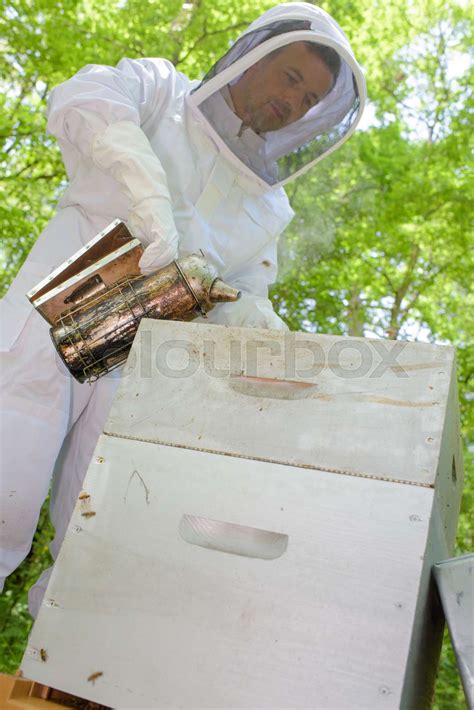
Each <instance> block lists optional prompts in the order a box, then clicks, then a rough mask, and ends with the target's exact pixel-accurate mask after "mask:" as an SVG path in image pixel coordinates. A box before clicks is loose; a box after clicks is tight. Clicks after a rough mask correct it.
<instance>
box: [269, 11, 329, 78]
mask: <svg viewBox="0 0 474 710" xmlns="http://www.w3.org/2000/svg"><path fill="white" fill-rule="evenodd" d="M262 29H267V30H270V31H269V32H268V33H267V34H266V35H265V38H264V40H262V41H266V40H268V39H271V38H272V37H278V35H282V34H287V33H288V32H297V31H298V30H310V29H311V22H309V20H280V21H279V22H274V23H273V24H272V25H268V26H267V27H266V28H262ZM304 44H305V45H306V47H307V48H308V50H309V51H310V52H313V54H316V56H318V57H319V58H320V59H321V60H322V61H323V62H324V64H325V66H326V67H327V68H328V69H329V71H330V72H331V75H332V86H331V89H330V91H331V90H332V89H334V86H335V84H336V81H337V77H338V76H339V73H340V71H341V57H340V56H339V54H338V53H337V51H336V50H335V49H333V48H332V47H328V46H327V45H326V44H319V43H318V42H308V41H305V42H304ZM281 49H283V47H281V48H279V49H276V50H275V54H276V53H277V52H279V51H281ZM271 54H273V52H271Z"/></svg>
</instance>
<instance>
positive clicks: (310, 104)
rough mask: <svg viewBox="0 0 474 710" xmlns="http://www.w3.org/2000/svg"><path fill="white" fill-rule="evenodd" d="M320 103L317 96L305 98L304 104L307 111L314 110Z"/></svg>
mask: <svg viewBox="0 0 474 710" xmlns="http://www.w3.org/2000/svg"><path fill="white" fill-rule="evenodd" d="M318 102H319V99H318V98H316V96H305V99H304V103H305V106H306V108H307V109H310V108H313V106H316V104H317V103H318Z"/></svg>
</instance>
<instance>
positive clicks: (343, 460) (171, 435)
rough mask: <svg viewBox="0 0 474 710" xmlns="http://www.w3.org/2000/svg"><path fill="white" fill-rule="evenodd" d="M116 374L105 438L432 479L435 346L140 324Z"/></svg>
mask: <svg viewBox="0 0 474 710" xmlns="http://www.w3.org/2000/svg"><path fill="white" fill-rule="evenodd" d="M387 353H388V354H387ZM315 360H316V361H317V363H319V365H316V366H315V365H314V361H315ZM390 362H391V363H392V365H393V368H391V367H386V365H385V364H384V363H387V364H388V363H390ZM125 374H126V377H125V378H124V380H123V383H122V386H121V388H120V390H119V393H118V396H117V398H116V400H115V403H114V405H113V407H112V411H111V414H110V417H109V420H108V423H107V426H106V431H107V432H109V433H112V434H116V435H126V436H132V437H136V438H143V439H146V440H151V441H156V442H161V443H166V444H175V445H179V446H186V447H189V448H193V449H203V450H208V451H215V452H224V453H231V454H235V455H246V456H248V457H250V458H255V459H263V460H273V461H277V462H281V463H289V464H291V465H297V466H312V467H314V468H319V469H324V470H340V471H344V472H346V473H348V474H353V475H361V476H370V477H376V478H385V479H387V480H401V481H412V482H416V483H421V484H426V485H433V484H434V482H435V480H436V475H437V470H438V460H439V457H440V448H441V440H442V437H443V429H444V424H445V420H446V418H448V419H451V420H454V421H456V417H457V410H456V409H454V406H455V405H456V400H455V399H454V400H453V402H451V404H452V409H451V410H450V411H448V408H447V403H448V393H449V389H450V383H451V380H452V379H453V378H454V352H453V349H452V348H448V347H444V346H431V345H425V344H418V343H415V344H414V343H398V342H395V341H371V340H367V339H363V338H341V337H333V336H324V335H309V334H307V333H287V334H285V333H281V332H277V331H263V330H260V331H259V330H254V329H247V328H225V327H223V326H206V325H204V324H201V323H199V324H191V323H186V324H184V323H173V322H165V321H151V320H144V321H142V323H141V326H140V334H139V337H137V338H136V340H135V344H134V346H133V350H132V353H131V355H130V357H129V360H128V363H127V366H126V368H125ZM257 378H260V379H257Z"/></svg>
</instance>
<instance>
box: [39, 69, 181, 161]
mask: <svg viewBox="0 0 474 710" xmlns="http://www.w3.org/2000/svg"><path fill="white" fill-rule="evenodd" d="M175 76H176V71H175V69H174V67H173V65H172V64H171V63H170V62H168V61H167V60H165V59H156V60H150V59H138V60H135V59H123V60H122V61H120V62H119V63H118V64H117V66H116V67H110V66H101V65H97V64H89V65H87V66H86V67H84V68H83V69H81V70H80V71H79V72H78V73H77V74H75V75H74V76H73V77H72V78H71V79H68V80H67V81H65V82H64V83H63V84H60V85H59V86H57V87H56V88H55V89H54V90H53V91H52V93H51V95H50V98H49V101H48V132H49V133H51V134H52V135H53V136H55V137H56V138H58V139H59V140H61V141H67V142H68V143H70V144H72V145H74V146H75V147H76V148H77V149H78V150H80V151H81V152H82V153H84V154H85V155H88V156H90V155H91V149H92V142H93V139H94V136H95V135H96V134H97V133H98V132H99V131H103V130H104V129H106V128H107V127H108V126H110V125H111V124H113V123H118V122H120V121H131V122H133V123H135V124H136V125H137V126H143V124H145V123H146V121H147V119H148V118H149V117H150V115H151V114H152V113H153V112H155V111H157V110H158V111H159V110H160V108H163V107H164V106H165V105H166V104H167V102H168V101H169V99H170V97H171V95H172V92H173V87H174V77H175Z"/></svg>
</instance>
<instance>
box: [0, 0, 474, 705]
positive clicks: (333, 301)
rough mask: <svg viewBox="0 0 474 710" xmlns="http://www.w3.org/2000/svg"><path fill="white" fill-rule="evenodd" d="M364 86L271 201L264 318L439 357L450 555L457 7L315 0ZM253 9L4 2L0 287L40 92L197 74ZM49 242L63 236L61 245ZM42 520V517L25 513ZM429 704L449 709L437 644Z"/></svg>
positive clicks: (458, 222) (173, 3) (465, 19)
mask: <svg viewBox="0 0 474 710" xmlns="http://www.w3.org/2000/svg"><path fill="white" fill-rule="evenodd" d="M321 4H322V6H323V7H324V8H325V9H326V10H327V11H328V12H330V13H331V14H332V15H333V16H334V17H335V18H336V19H337V20H338V21H339V22H340V24H341V25H342V26H343V27H344V29H345V30H346V32H347V34H348V35H349V37H350V38H351V42H352V44H353V46H354V49H355V51H356V55H357V56H358V57H359V59H360V60H361V62H362V64H363V66H364V68H365V70H366V72H367V76H368V89H369V99H370V103H369V109H368V115H369V118H370V120H369V121H366V122H365V123H364V124H363V127H362V130H359V131H358V132H357V133H356V135H355V136H354V137H353V138H352V139H351V140H350V141H349V142H348V143H346V144H345V146H343V148H341V149H340V150H339V151H337V152H336V153H335V154H333V155H332V156H330V157H329V158H328V159H326V160H325V161H323V162H322V163H321V164H320V165H319V166H318V167H317V168H315V169H314V170H313V171H311V172H310V173H309V174H308V175H306V176H304V177H303V178H301V179H300V180H298V181H296V182H295V183H294V184H291V185H290V186H289V189H288V192H289V195H290V199H291V200H292V203H293V206H294V208H295V211H296V213H297V217H296V219H295V220H294V222H293V224H292V225H291V226H290V228H289V229H288V231H287V234H286V235H285V236H284V238H283V239H282V242H281V249H280V264H281V270H280V280H279V283H278V284H277V285H276V286H275V287H274V289H273V291H272V298H273V301H274V303H275V306H276V308H277V309H278V310H279V311H280V313H281V314H282V316H283V317H284V318H285V319H286V320H287V322H288V323H289V325H290V327H291V328H292V329H299V330H301V329H303V330H308V331H311V332H326V333H338V334H349V335H366V336H372V337H373V336H375V337H390V338H398V339H404V340H425V341H429V342H437V343H446V344H452V345H454V346H455V347H456V348H457V355H458V365H459V385H460V402H461V410H462V426H463V434H464V440H465V444H466V457H465V460H466V469H467V472H468V475H467V480H466V492H465V497H464V502H463V513H462V516H461V521H460V526H459V535H458V548H457V549H458V552H463V551H467V550H469V548H470V547H471V546H472V528H471V526H470V525H469V521H468V517H467V514H468V510H469V509H470V508H471V507H472V505H471V504H472V498H473V474H472V469H473V467H472V459H473V449H474V442H473V441H472V438H469V435H468V432H471V437H472V430H473V423H474V422H473V413H472V406H471V405H472V399H473V397H474V394H473V391H472V382H473V372H474V355H473V350H472V347H471V346H472V343H471V340H472V334H473V330H474V328H473V326H474V323H473V319H474V315H473V314H474V308H473V306H474V302H473V301H474V299H473V295H472V289H471V283H472V273H473V271H474V269H473V267H474V263H473V249H472V225H471V223H470V213H469V210H468V209H467V204H468V199H469V196H470V192H469V185H468V179H469V170H468V168H469V166H468V163H467V156H468V154H469V150H470V149H471V148H472V145H471V142H472V138H471V133H472V131H471V129H470V123H469V112H470V110H472V103H471V102H472V99H471V96H470V94H469V86H472V75H471V74H470V71H469V62H468V51H469V47H470V46H472V36H471V34H472V25H471V24H470V22H469V13H468V4H467V3H465V2H463V0H459V2H453V1H452V0H448V1H447V2H441V0H421V2H415V0H397V2H395V0H375V1H370V2H369V0H358V2H357V3H356V2H355V1H354V0H327V2H324V3H321ZM272 5H273V3H272V2H268V0H252V2H250V0H241V1H240V2H236V0H212V2H211V0H192V1H191V2H186V3H184V4H183V2H182V1H179V2H178V1H177V0H167V1H166V2H164V0H148V2H145V3H144V2H143V0H140V1H138V0H115V1H114V0H100V1H99V0H58V1H56V2H54V3H53V2H51V0H13V1H12V2H8V1H7V2H5V3H4V4H3V10H4V11H3V18H2V20H1V24H2V33H1V36H2V39H1V40H0V47H1V57H0V82H1V88H2V92H1V95H0V102H1V103H0V142H1V148H2V154H1V157H0V165H1V174H0V186H1V187H2V201H1V203H0V224H1V226H2V242H1V251H0V287H1V289H2V290H5V289H6V288H7V286H8V284H9V283H10V282H11V280H12V278H13V277H14V274H15V273H16V271H17V270H18V268H19V267H20V265H21V263H22V262H23V260H24V259H25V257H26V255H27V253H28V251H29V249H30V248H31V246H32V244H33V243H34V241H35V239H36V238H37V236H38V234H39V233H40V231H41V229H42V228H43V226H44V224H45V223H46V221H47V220H48V219H49V218H50V217H51V216H52V214H53V213H54V206H55V203H56V201H57V198H58V195H59V194H60V191H61V190H62V189H63V187H64V185H65V175H64V169H63V166H62V162H61V159H60V155H59V151H58V149H57V147H56V145H55V143H54V141H53V140H52V139H51V138H50V137H48V136H46V135H45V128H46V118H45V108H46V99H47V96H48V93H49V92H50V90H51V89H52V88H53V87H54V86H55V85H57V84H58V83H60V82H62V81H64V80H65V79H67V78H68V77H70V76H71V75H72V74H73V73H74V72H76V71H77V70H79V69H80V68H81V67H82V66H84V65H85V64H88V63H100V64H110V65H114V64H116V63H117V62H118V61H119V60H120V59H121V58H122V57H124V56H128V57H143V56H164V57H167V58H168V59H171V60H172V61H173V62H174V64H175V65H176V66H177V68H178V69H179V70H181V71H183V72H185V73H187V74H188V75H190V76H191V77H193V78H199V77H200V76H201V75H202V74H203V73H204V72H205V71H206V70H207V69H208V68H209V67H210V66H211V65H212V63H213V62H214V61H215V60H216V59H217V58H218V57H219V56H220V55H221V54H222V53H223V52H224V51H225V50H226V48H227V47H228V46H229V43H230V42H231V40H232V39H233V38H235V36H236V35H237V34H238V33H239V31H241V30H242V29H243V28H245V26H246V25H247V24H248V23H249V22H250V21H251V20H253V19H254V18H255V17H256V16H257V15H258V14H260V13H261V12H262V11H263V10H265V9H268V8H269V7H271V6H272ZM65 238H67V237H66V235H65ZM43 517H44V513H43ZM45 525H46V523H45V524H44V525H42V526H40V529H39V533H38V537H37V541H36V542H35V546H34V548H33V552H32V553H31V554H30V556H29V558H28V564H24V565H23V566H22V567H20V569H19V570H18V572H17V573H16V574H14V575H12V577H11V578H10V579H9V581H8V585H7V593H6V595H4V596H3V597H2V598H1V601H0V613H1V615H2V616H1V618H0V625H2V629H3V633H2V640H1V641H0V644H1V645H0V649H1V651H2V658H3V659H4V660H3V669H6V670H8V671H12V670H13V669H14V668H15V666H16V665H17V664H18V661H19V657H20V654H21V649H22V647H23V645H24V643H25V641H26V634H27V630H28V624H29V622H28V619H27V612H26V605H25V587H26V586H27V585H28V584H29V583H30V582H31V580H32V579H33V577H34V575H33V573H36V572H37V571H38V570H39V568H40V567H41V566H44V565H45V564H46V560H45V550H46V545H47V539H48V529H47V527H45ZM440 668H441V671H440V673H441V675H440V680H439V683H438V689H437V707H439V708H450V710H451V709H452V708H455V707H463V700H462V693H461V691H460V687H459V682H458V680H457V675H456V670H455V665H454V660H453V657H452V654H451V653H450V651H449V644H447V643H446V644H445V651H444V654H443V657H442V662H441V666H440Z"/></svg>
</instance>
